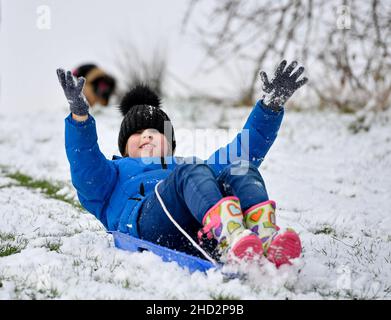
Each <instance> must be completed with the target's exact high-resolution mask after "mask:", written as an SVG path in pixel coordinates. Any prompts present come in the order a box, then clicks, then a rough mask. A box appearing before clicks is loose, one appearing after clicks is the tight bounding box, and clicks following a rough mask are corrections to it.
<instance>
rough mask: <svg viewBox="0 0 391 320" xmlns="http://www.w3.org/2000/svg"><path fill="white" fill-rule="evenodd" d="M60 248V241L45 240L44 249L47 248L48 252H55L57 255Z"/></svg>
mask: <svg viewBox="0 0 391 320" xmlns="http://www.w3.org/2000/svg"><path fill="white" fill-rule="evenodd" d="M61 246H62V242H61V241H60V240H58V241H49V240H46V242H45V248H48V249H49V250H50V251H55V252H57V253H59V252H60V248H61Z"/></svg>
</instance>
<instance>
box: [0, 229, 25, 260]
mask: <svg viewBox="0 0 391 320" xmlns="http://www.w3.org/2000/svg"><path fill="white" fill-rule="evenodd" d="M27 243H28V241H27V240H26V239H23V238H20V237H19V238H18V237H16V236H15V235H13V234H11V233H1V232H0V257H6V256H10V255H13V254H17V253H19V252H20V251H22V250H23V249H24V248H26V246H27Z"/></svg>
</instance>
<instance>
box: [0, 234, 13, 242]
mask: <svg viewBox="0 0 391 320" xmlns="http://www.w3.org/2000/svg"><path fill="white" fill-rule="evenodd" d="M15 239H16V237H15V235H14V234H12V233H1V232H0V241H1V242H3V241H15Z"/></svg>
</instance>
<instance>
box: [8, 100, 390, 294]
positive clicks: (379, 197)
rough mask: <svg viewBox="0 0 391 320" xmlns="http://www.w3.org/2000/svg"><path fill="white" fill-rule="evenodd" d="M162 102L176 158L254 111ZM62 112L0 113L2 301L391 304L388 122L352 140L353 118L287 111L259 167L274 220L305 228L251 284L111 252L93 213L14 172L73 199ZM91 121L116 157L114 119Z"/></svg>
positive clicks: (255, 271) (104, 114)
mask: <svg viewBox="0 0 391 320" xmlns="http://www.w3.org/2000/svg"><path fill="white" fill-rule="evenodd" d="M166 104H167V105H169V107H167V111H168V114H169V115H170V116H171V118H172V120H173V124H174V127H175V128H176V133H177V140H178V147H177V155H185V156H186V155H192V154H194V153H195V154H196V155H198V156H200V157H206V156H207V155H209V154H210V153H211V152H212V151H213V150H214V149H215V148H216V147H217V146H218V145H222V144H223V143H226V142H228V141H229V139H230V138H232V137H233V136H234V133H235V130H232V129H238V128H240V127H241V126H242V125H243V123H244V122H245V119H246V116H247V115H248V114H249V112H250V109H248V108H238V109H232V108H228V109H223V108H222V107H216V106H211V105H208V106H206V105H205V106H197V105H190V104H187V103H179V102H175V101H172V102H167V103H166ZM66 115H67V110H66V108H65V107H64V108H53V110H51V111H50V112H46V113H39V114H38V113H37V112H33V111H25V112H24V113H20V114H17V113H13V114H12V115H6V114H4V112H2V113H1V114H0V172H1V173H0V299H51V298H54V299H224V298H232V299H285V298H289V299H352V298H364V299H390V297H391V209H390V207H391V192H390V191H391V130H390V123H391V122H390V121H385V120H384V119H383V121H380V120H381V119H379V121H377V122H376V123H375V124H374V125H373V126H372V128H371V130H370V131H369V132H361V133H358V134H355V135H353V134H352V133H350V132H349V131H348V129H347V127H348V125H349V123H350V122H351V121H352V120H353V117H352V116H350V115H338V114H335V113H324V112H319V111H316V112H315V111H314V112H305V113H303V112H302V113H295V112H289V111H288V112H287V113H286V115H285V119H284V121H283V124H282V127H281V130H280V134H279V137H278V138H277V140H276V142H275V144H274V146H273V147H272V149H271V150H270V152H269V154H268V156H267V158H266V159H265V161H264V163H263V164H262V165H261V168H260V172H261V173H262V175H263V176H264V179H265V182H266V184H267V187H268V192H269V196H270V197H271V198H272V199H275V200H276V202H277V222H278V224H279V225H280V226H282V227H287V226H291V227H293V228H294V229H295V230H296V231H298V232H299V233H300V236H301V239H302V243H303V247H304V252H303V256H302V257H301V258H300V259H297V260H296V261H294V264H293V265H292V266H283V267H281V268H280V269H278V270H277V269H276V268H275V267H274V266H273V265H272V264H271V263H269V262H265V265H264V266H263V267H262V268H257V267H255V266H249V267H248V271H247V277H245V278H242V279H231V280H228V279H227V278H226V277H225V276H224V274H223V273H222V272H221V271H209V272H208V273H207V274H203V273H199V272H196V273H193V274H190V273H189V272H188V271H187V270H184V269H181V268H180V267H178V266H177V265H176V264H175V263H163V262H161V260H160V258H159V257H157V256H154V255H153V254H151V253H148V252H144V253H129V252H125V251H121V250H119V249H116V248H115V247H114V245H113V241H112V238H111V236H110V235H109V234H107V233H106V232H105V230H104V228H103V226H102V225H101V224H100V223H99V222H98V221H97V220H96V219H95V218H94V217H93V216H92V215H90V214H88V213H85V212H83V211H81V210H79V209H78V208H77V207H75V206H74V205H71V204H69V203H66V202H64V201H61V200H57V199H55V198H54V197H48V196H46V195H45V194H44V192H42V190H40V189H37V188H36V187H33V188H31V187H30V188H27V187H21V186H19V185H18V184H19V183H18V181H17V180H15V179H11V178H10V177H9V174H10V173H15V172H20V173H22V174H25V175H28V176H30V177H32V178H33V179H34V180H47V181H49V182H51V183H53V184H61V186H62V187H61V190H60V191H59V192H58V195H60V196H61V195H62V196H67V197H68V198H69V199H76V197H75V191H74V189H73V187H72V185H71V183H70V175H69V166H68V163H67V160H66V157H65V150H64V133H63V132H64V123H63V119H64V118H65V117H66ZM94 115H95V118H96V120H97V126H98V136H99V143H100V146H101V149H102V151H103V152H104V153H105V154H106V156H107V157H108V158H111V155H112V154H118V152H117V134H118V129H119V124H120V121H121V118H120V116H119V112H118V111H116V110H115V109H114V108H112V109H107V110H104V111H100V112H96V111H95V112H94ZM388 116H389V118H390V114H388ZM217 128H220V129H219V130H216V129H217ZM222 128H226V130H223V129H222ZM196 129H198V130H196ZM201 129H202V130H201ZM228 129H231V130H228ZM189 135H190V137H189ZM206 136H208V139H206V138H205V137H206ZM213 142H214V143H215V145H213Z"/></svg>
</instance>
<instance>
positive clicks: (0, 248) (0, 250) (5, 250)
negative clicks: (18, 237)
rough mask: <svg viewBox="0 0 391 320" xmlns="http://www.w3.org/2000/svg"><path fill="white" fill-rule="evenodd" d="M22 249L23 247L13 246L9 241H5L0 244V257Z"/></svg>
mask: <svg viewBox="0 0 391 320" xmlns="http://www.w3.org/2000/svg"><path fill="white" fill-rule="evenodd" d="M22 249H23V248H22V247H20V246H13V245H11V244H9V243H6V244H5V245H0V257H6V256H10V255H13V254H16V253H19V252H20V251H22Z"/></svg>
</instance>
